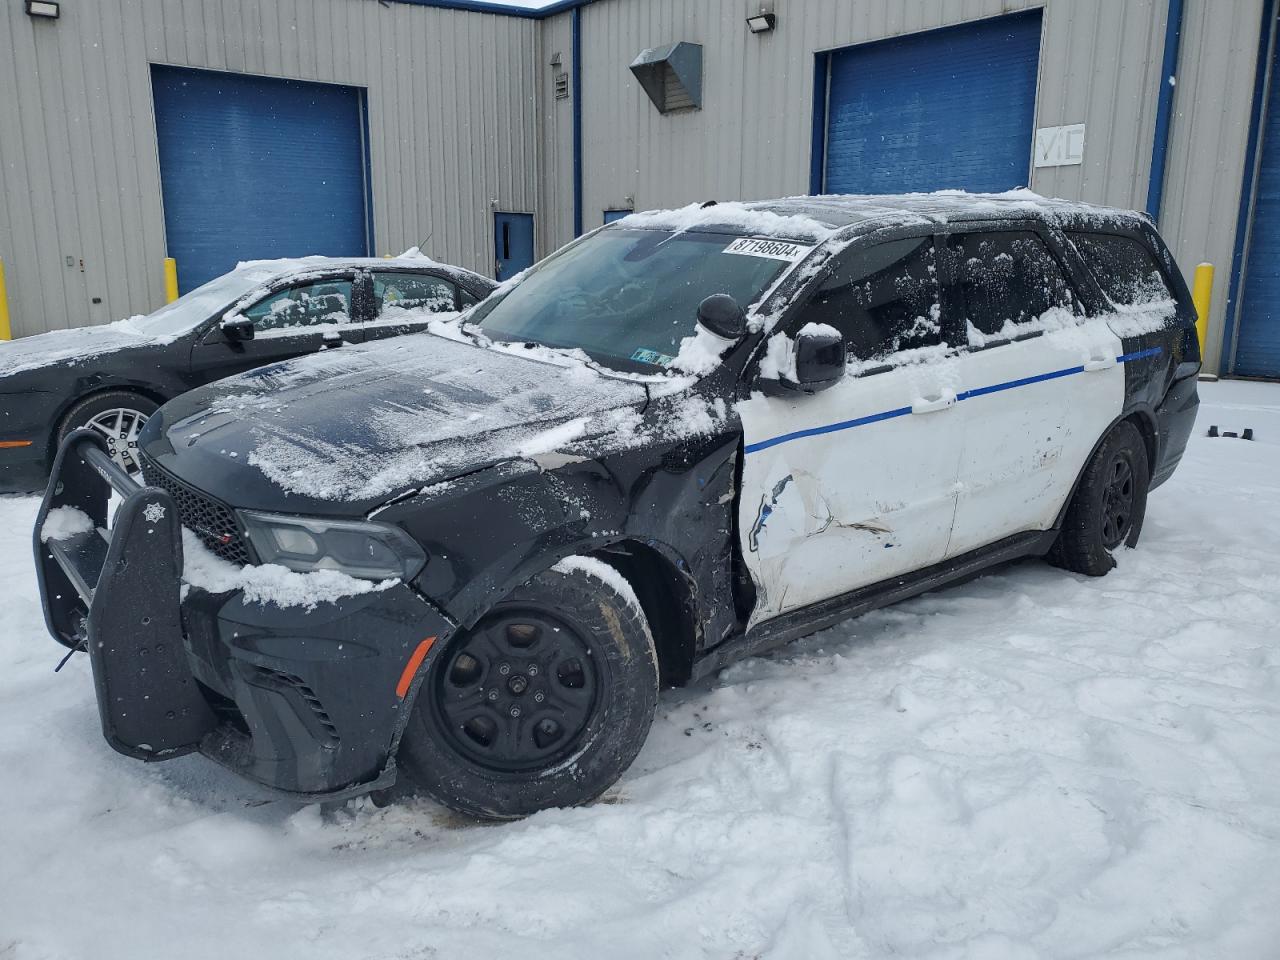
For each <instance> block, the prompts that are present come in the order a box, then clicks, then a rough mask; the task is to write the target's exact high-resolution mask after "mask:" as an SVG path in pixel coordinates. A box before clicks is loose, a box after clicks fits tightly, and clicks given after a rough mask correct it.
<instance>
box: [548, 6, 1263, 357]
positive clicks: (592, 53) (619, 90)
mask: <svg viewBox="0 0 1280 960" xmlns="http://www.w3.org/2000/svg"><path fill="white" fill-rule="evenodd" d="M1260 5H1261V0H1228V2H1221V0H1186V13H1185V17H1184V22H1183V39H1182V45H1181V57H1180V66H1179V73H1180V76H1179V78H1178V84H1177V90H1176V92H1175V116H1174V119H1173V122H1172V133H1171V148H1170V157H1169V161H1170V162H1169V172H1168V175H1167V180H1166V189H1165V194H1164V198H1165V199H1164V211H1163V215H1162V223H1161V228H1162V231H1163V233H1164V234H1165V236H1166V238H1167V239H1168V240H1169V242H1170V245H1171V246H1172V247H1173V249H1174V252H1175V254H1176V255H1177V257H1178V259H1179V262H1180V264H1181V265H1182V267H1183V269H1184V271H1186V272H1187V274H1188V277H1189V276H1190V273H1191V271H1192V270H1193V269H1194V267H1195V264H1196V263H1198V262H1199V261H1200V260H1203V259H1208V260H1211V261H1213V262H1214V263H1215V264H1217V265H1218V277H1217V284H1216V286H1215V291H1214V307H1213V316H1212V326H1211V330H1210V335H1209V348H1208V351H1207V354H1208V360H1209V363H1208V364H1207V366H1208V367H1209V368H1210V369H1214V368H1215V367H1216V364H1217V362H1218V341H1220V340H1221V331H1222V317H1223V309H1224V306H1225V300H1226V284H1227V283H1228V280H1229V274H1230V261H1231V252H1232V243H1233V240H1234V233H1235V217H1236V209H1237V203H1238V199H1239V191H1240V183H1241V171H1242V170H1243V167H1244V150H1245V142H1246V139H1247V126H1248V112H1249V106H1250V101H1251V96H1252V82H1253V71H1254V64H1255V61H1256V52H1257V43H1258V26H1259V21H1260V16H1261V11H1260ZM772 6H773V9H774V10H775V11H776V13H777V15H778V28H777V30H776V31H774V32H773V33H772V34H766V35H763V36H753V35H751V34H750V33H748V31H747V29H746V25H745V23H744V20H745V17H746V16H747V14H748V13H754V12H756V11H758V10H759V9H760V4H759V2H758V0H599V2H597V3H593V4H591V5H589V6H587V7H585V8H583V10H582V22H583V42H582V47H583V103H582V108H583V127H584V156H583V165H584V194H585V200H584V207H585V225H586V226H588V227H589V226H594V225H596V224H598V223H599V222H600V221H599V218H600V211H601V210H602V209H604V208H606V207H610V206H615V205H622V203H623V201H624V199H625V198H626V197H633V198H634V202H635V205H636V208H637V209H644V208H646V207H655V206H669V205H674V204H682V203H689V202H692V201H695V200H703V199H707V198H712V197H714V198H721V199H723V198H729V197H733V198H759V197H770V196H780V195H787V194H798V193H807V192H808V190H809V163H810V144H811V137H812V122H813V93H814V85H813V69H814V54H815V53H816V52H818V51H822V50H830V49H837V48H840V47H846V46H850V45H853V44H857V43H863V42H867V41H871V40H878V39H883V38H886V37H892V36H897V35H900V34H904V33H913V32H916V31H921V30H928V29H931V28H934V27H941V26H949V25H952V24H956V23H963V22H966V21H970V20H975V19H979V18H983V17H988V16H998V15H1000V14H1003V13H1009V12H1013V11H1015V10H1020V9H1025V8H1027V7H1032V6H1043V8H1044V35H1043V38H1042V43H1041V56H1040V81H1039V89H1038V93H1037V103H1036V121H1035V123H1036V126H1037V127H1048V126H1058V125H1064V124H1072V123H1084V124H1086V128H1087V129H1086V144H1085V151H1084V163H1083V164H1081V165H1078V166H1064V167H1047V168H1041V169H1037V170H1034V171H1033V172H1032V175H1031V178H1030V186H1031V187H1032V189H1034V190H1036V191H1038V192H1040V193H1043V194H1046V195H1048V196H1058V197H1066V198H1070V199H1080V200H1087V201H1091V202H1096V203H1106V204H1113V205H1116V206H1121V207H1129V208H1134V209H1143V208H1145V206H1146V202H1147V192H1148V187H1149V178H1150V170H1151V152H1152V145H1153V140H1154V131H1155V117H1156V105H1157V99H1158V96H1159V91H1160V86H1161V83H1162V82H1163V78H1162V76H1161V67H1162V56H1163V46H1164V42H1165V27H1166V20H1167V16H1168V12H1169V3H1168V0H1043V2H1041V3H1037V2H1034V0H1027V2H1021V0H909V2H902V0H856V2H852V0H776V2H775V3H774V4H773V5H772ZM567 22H568V15H567V14H562V15H560V16H557V17H555V18H553V19H552V20H550V21H548V26H556V27H558V26H559V24H561V23H567ZM565 29H566V30H567V28H565ZM675 40H690V41H694V42H697V43H701V44H703V47H704V97H705V99H704V103H703V109H702V110H700V111H693V112H689V113H682V114H673V115H669V116H665V117H664V116H661V115H660V114H659V113H658V112H657V111H656V110H655V109H654V108H653V106H652V105H651V104H650V103H649V101H648V99H647V98H646V97H645V96H644V93H643V92H642V91H641V90H640V88H639V85H638V84H637V83H636V82H635V80H634V78H633V77H632V75H631V73H630V71H629V70H628V69H627V66H628V64H629V63H630V62H631V60H632V59H633V58H634V56H635V55H636V54H637V53H638V52H639V51H640V50H642V49H644V48H646V47H650V46H656V45H658V44H662V43H668V42H671V41H675ZM1028 149H1030V145H1028ZM566 157H567V155H566ZM556 162H557V159H556V158H554V157H553V158H549V159H548V163H549V164H550V165H552V166H554V165H555V164H556ZM561 162H563V163H567V162H568V161H567V158H566V159H564V160H562V161H561ZM544 190H545V191H546V198H545V200H544V208H548V209H550V208H558V209H567V208H568V207H569V205H570V204H571V198H570V196H569V193H568V190H569V186H568V185H563V186H562V185H560V184H559V183H556V184H551V185H544ZM544 219H545V218H544ZM559 222H560V223H561V225H562V227H561V230H560V232H559V233H558V234H556V235H554V236H553V237H552V238H550V239H552V240H553V241H555V242H561V243H562V242H565V241H567V240H568V239H570V236H571V231H568V230H565V229H564V228H563V224H565V223H567V221H566V220H565V219H564V218H563V217H561V218H560V219H559ZM553 245H554V244H553Z"/></svg>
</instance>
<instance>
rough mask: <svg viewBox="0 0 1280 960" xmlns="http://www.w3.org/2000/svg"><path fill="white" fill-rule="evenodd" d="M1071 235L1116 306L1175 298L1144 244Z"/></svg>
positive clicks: (1113, 236) (1105, 236) (1103, 235)
mask: <svg viewBox="0 0 1280 960" xmlns="http://www.w3.org/2000/svg"><path fill="white" fill-rule="evenodd" d="M1067 236H1068V237H1070V238H1071V242H1072V244H1073V245H1074V246H1075V248H1076V251H1077V252H1078V253H1079V254H1080V256H1081V258H1083V260H1084V262H1085V263H1086V264H1087V265H1088V267H1089V270H1090V271H1092V273H1093V275H1094V278H1095V279H1097V281H1098V286H1100V287H1101V288H1102V292H1103V293H1105V294H1106V295H1107V298H1108V299H1110V301H1111V302H1112V303H1115V304H1119V305H1120V306H1125V307H1130V306H1139V305H1142V304H1147V303H1161V302H1164V301H1168V300H1172V299H1173V294H1172V293H1171V292H1170V291H1169V286H1168V284H1167V283H1165V279H1164V273H1163V272H1162V271H1161V270H1160V265H1159V264H1158V263H1157V262H1156V258H1155V256H1154V255H1153V254H1152V253H1151V251H1150V250H1148V249H1147V248H1146V246H1145V245H1144V244H1141V243H1139V242H1138V241H1137V240H1135V239H1133V238H1132V237H1122V236H1119V235H1117V234H1113V233H1068V234H1067Z"/></svg>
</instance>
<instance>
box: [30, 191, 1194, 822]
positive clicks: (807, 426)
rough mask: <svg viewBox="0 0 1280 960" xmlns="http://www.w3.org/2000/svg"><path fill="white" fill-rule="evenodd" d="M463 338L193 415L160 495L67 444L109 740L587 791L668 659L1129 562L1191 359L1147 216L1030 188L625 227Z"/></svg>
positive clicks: (583, 794)
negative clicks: (1031, 561)
mask: <svg viewBox="0 0 1280 960" xmlns="http://www.w3.org/2000/svg"><path fill="white" fill-rule="evenodd" d="M437 333H442V334H443V335H442V336H439V337H437V336H436V334H435V333H433V334H424V335H423V336H431V337H433V338H435V339H434V340H433V344H432V346H431V348H430V349H426V348H424V347H423V346H421V345H419V344H416V343H414V342H413V341H415V340H417V339H418V338H417V337H407V338H401V339H398V340H394V341H386V342H383V343H378V344H369V345H364V346H352V347H350V348H347V349H344V350H342V351H337V352H333V353H329V354H323V355H319V356H316V357H309V358H302V359H298V360H293V361H289V362H287V363H284V364H278V365H275V366H271V367H266V368H263V369H260V370H257V371H254V372H250V373H246V374H243V375H241V376H238V377H236V378H233V379H230V380H226V381H222V382H220V383H217V384H213V385H210V386H207V387H203V388H201V389H199V390H197V391H195V392H193V393H189V394H186V395H185V396H183V397H180V398H178V399H177V400H174V401H172V402H170V403H168V404H166V405H165V406H164V407H162V408H161V409H160V410H159V412H158V413H157V414H156V415H155V416H154V417H153V418H152V419H151V421H150V422H149V423H148V424H147V427H146V429H145V431H144V432H143V436H142V465H143V477H144V478H145V482H146V486H143V487H139V486H138V485H137V484H136V483H135V482H133V481H131V480H130V478H128V477H127V476H124V475H123V474H122V473H121V472H120V471H119V470H117V469H113V466H112V463H111V461H110V459H109V458H108V457H107V455H106V453H105V448H104V445H103V443H102V442H101V440H100V438H99V437H98V436H96V435H94V434H92V433H89V432H80V433H76V434H73V435H72V436H71V437H69V438H68V440H67V441H66V443H64V444H63V446H62V448H61V451H60V453H59V459H58V463H57V465H56V467H55V469H54V477H53V479H52V481H51V484H50V487H49V492H48V494H47V495H46V498H45V502H44V504H43V507H42V509H41V511H40V516H39V521H38V525H37V530H36V538H35V549H36V554H37V558H38V561H39V564H38V566H39V571H40V576H41V586H42V591H43V597H44V605H45V612H46V616H47V620H48V625H49V628H50V630H51V632H52V634H53V636H54V637H55V638H56V639H57V640H58V641H59V642H61V643H63V644H65V645H67V646H69V647H72V648H74V649H87V650H88V653H89V656H90V659H91V661H92V664H93V672H94V677H95V682H96V684H97V689H98V702H99V707H100V712H101V717H102V722H103V729H104V733H105V735H106V737H107V739H108V741H109V742H110V743H111V744H112V746H113V747H115V748H116V749H117V750H120V751H122V752H124V753H127V754H129V755H131V756H136V757H141V758H145V759H148V760H155V759H163V758H165V757H169V756H175V755H178V754H181V753H184V752H188V751H192V750H200V751H202V752H203V753H205V754H206V755H208V756H209V757H212V758H214V759H215V760H218V761H220V762H223V763H225V764H227V765H229V766H231V767H232V768H234V769H236V770H238V771H239V772H241V773H243V774H244V775H246V776H248V777H251V778H253V779H255V780H258V781H260V782H262V783H265V784H268V785H270V786H272V787H275V788H278V789H280V790H284V791H287V792H290V793H292V794H295V795H300V796H304V797H312V798H338V797H344V796H350V795H353V794H358V793H362V792H367V791H372V790H380V789H384V788H387V787H389V786H390V785H391V784H392V783H393V782H394V781H395V779H396V777H397V775H398V774H404V775H405V779H407V780H408V781H409V782H411V783H412V784H413V785H416V786H417V787H418V788H420V789H422V790H424V791H425V792H427V793H428V794H430V795H431V796H433V797H435V798H437V799H439V800H440V801H442V802H444V803H446V804H448V805H450V806H452V807H454V808H456V809H458V810H461V811H465V812H467V813H471V814H475V815H478V816H485V817H496V818H507V817H518V816H521V815H525V814H528V813H531V812H533V811H535V810H538V809H541V808H544V807H549V806H556V805H566V804H575V803H582V802H584V801H587V800H590V799H592V798H593V797H596V796H598V795H599V794H600V793H601V792H602V791H604V790H605V789H606V788H608V787H609V785H610V784H612V783H613V782H614V781H615V780H616V779H617V778H618V777H619V776H620V775H621V774H622V772H623V771H624V770H626V768H627V766H628V764H630V763H631V761H632V759H633V758H634V757H635V755H636V752H637V751H638V750H639V748H640V745H641V743H642V742H643V741H644V739H645V735H646V731H647V730H648V727H649V724H650V721H651V718H652V716H653V712H654V708H655V704H656V702H657V696H658V689H659V685H660V683H661V682H670V683H681V682H685V681H689V680H691V679H694V678H697V677H701V676H704V675H706V674H707V673H708V672H709V671H712V670H715V669H717V668H718V667H721V666H723V665H724V664H727V663H729V662H730V661H732V660H734V659H735V658H738V657H742V656H745V655H749V654H752V653H755V652H758V651H761V650H764V649H767V648H769V647H772V646H774V645H776V644H778V643H780V642H783V641H786V640H788V639H790V638H794V637H797V636H800V635H802V634H805V633H809V632H811V631H813V630H816V629H819V628H821V627H824V626H827V625H830V624H832V623H834V622H836V621H838V620H840V619H841V618H844V617H847V616H850V615H851V614H856V613H859V612H862V611H865V610H868V609H870V608H872V607H876V606H880V605H883V604H886V603H890V602H893V601H895V600H900V599H902V598H904V597H908V596H911V595H913V594H917V593H920V592H922V591H925V590H929V589H932V588H935V587H939V586H941V585H943V584H946V583H948V582H951V581H955V580H958V579H961V578H964V577H967V576H970V575H972V574H974V573H975V572H977V571H979V570H981V569H982V568H985V567H988V566H991V565H993V564H997V563H1000V562H1002V561H1007V560H1011V559H1014V558H1017V557H1023V556H1027V555H1045V556H1048V557H1049V558H1050V560H1051V561H1052V562H1054V563H1056V564H1058V565H1060V566H1062V567H1065V568H1067V569H1068V570H1073V571H1076V572H1078V573H1083V574H1090V575H1100V574H1103V573H1105V572H1106V571H1107V570H1108V569H1109V568H1110V567H1111V566H1112V565H1113V563H1114V561H1113V556H1112V555H1113V553H1114V552H1115V551H1116V550H1117V549H1118V548H1120V547H1121V546H1123V545H1126V544H1127V545H1130V546H1132V545H1134V544H1135V543H1136V541H1137V538H1138V534H1139V531H1140V529H1141V525H1142V519H1143V513H1144V509H1145V506H1146V498H1147V494H1148V491H1149V490H1151V489H1152V488H1153V487H1155V486H1156V485H1158V484H1159V483H1161V482H1162V481H1164V480H1165V479H1167V478H1168V477H1169V475H1170V474H1171V473H1172V471H1173V469H1174V467H1175V466H1176V464H1177V463H1178V460H1179V458H1180V457H1181V455H1182V451H1183V447H1184V446H1185V444H1186V441H1187V437H1188V435H1189V433H1190V430H1191V428H1192V423H1193V420H1194V418H1195V412H1196V405H1197V398H1196V373H1197V371H1198V370H1199V366H1200V364H1199V351H1198V347H1197V343H1196V338H1195V333H1194V323H1193V310H1192V306H1191V303H1190V298H1189V296H1188V293H1187V289H1186V285H1185V284H1184V282H1183V280H1182V277H1181V276H1180V275H1179V273H1178V269H1177V267H1176V266H1175V264H1174V262H1173V260H1172V258H1171V257H1170V255H1169V252H1168V250H1167V249H1166V248H1165V246H1164V244H1163V243H1162V242H1161V241H1160V239H1159V237H1158V236H1157V235H1156V232H1155V230H1154V229H1153V227H1152V225H1151V223H1150V222H1149V221H1148V220H1147V219H1146V218H1144V217H1143V216H1141V215H1139V214H1134V213H1128V212H1124V211H1117V210H1108V209H1101V208H1097V207H1090V206H1084V205H1080V204H1073V203H1066V202H1061V201H1049V200H1044V199H1042V198H1039V197H1036V196H1034V195H1033V194H1028V193H1026V192H1020V193H1014V194H1004V195H999V196H972V195H964V194H936V195H927V196H925V195H913V196H897V197H808V198H797V199H788V200H778V201H773V202H764V203H750V204H720V205H709V204H708V205H704V206H702V207H691V208H686V209H683V210H676V211H663V212H656V213H648V214H637V215H632V216H629V217H627V218H626V219H624V220H622V221H620V222H617V223H614V224H611V225H609V226H607V227H604V228H602V229H600V230H597V231H595V232H594V233H592V234H590V235H588V236H586V237H584V238H582V239H580V240H578V241H575V242H574V243H572V244H570V245H569V246H567V247H565V248H564V249H562V250H560V251H559V252H558V253H556V254H555V255H553V256H551V257H549V258H548V259H546V260H545V261H543V262H542V263H541V264H539V265H538V266H536V267H535V268H533V269H532V270H531V271H529V272H528V273H527V274H525V275H524V276H523V277H522V278H521V279H520V280H518V281H517V282H515V283H514V284H511V285H509V286H506V287H502V288H499V290H498V291H497V292H496V293H495V294H494V295H493V296H491V297H490V298H489V299H488V300H486V301H485V302H483V303H482V304H480V305H478V306H476V307H474V308H473V309H472V310H470V311H469V312H468V313H467V314H466V315H464V317H463V318H462V320H461V321H460V322H458V323H456V324H454V325H453V326H451V327H448V328H446V329H443V330H442V331H437ZM104 477H105V479H106V480H107V481H108V483H109V484H110V485H111V486H112V487H114V488H115V489H117V490H118V491H119V492H120V493H122V494H123V495H124V500H123V504H122V506H121V507H120V509H119V510H118V512H117V514H116V516H115V518H114V521H113V523H112V525H111V529H110V531H109V532H107V533H103V532H101V528H103V527H105V526H106V525H107V522H108V518H107V514H106V504H107V494H108V492H109V491H108V488H107V484H104V483H103V478H104ZM179 524H181V527H180V526H179ZM182 528H185V531H184V530H183V529H182ZM183 581H185V582H186V584H187V585H188V586H189V588H190V589H189V590H184V589H183ZM957 642H962V641H960V640H957Z"/></svg>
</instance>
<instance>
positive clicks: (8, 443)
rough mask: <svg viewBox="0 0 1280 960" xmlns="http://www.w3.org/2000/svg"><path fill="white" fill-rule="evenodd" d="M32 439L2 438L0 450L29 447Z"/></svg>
mask: <svg viewBox="0 0 1280 960" xmlns="http://www.w3.org/2000/svg"><path fill="white" fill-rule="evenodd" d="M31 443H32V441H30V440H0V450H12V449H13V448H14V447H29V446H31Z"/></svg>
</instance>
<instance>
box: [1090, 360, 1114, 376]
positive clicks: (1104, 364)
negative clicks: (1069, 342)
mask: <svg viewBox="0 0 1280 960" xmlns="http://www.w3.org/2000/svg"><path fill="white" fill-rule="evenodd" d="M1115 365H1116V358H1115V357H1103V358H1102V359H1094V360H1086V361H1085V364H1084V372H1085V373H1097V372H1098V371H1099V370H1110V369H1111V368H1112V367H1114V366H1115Z"/></svg>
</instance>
